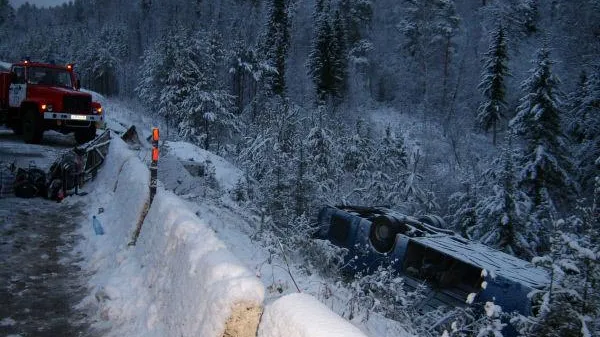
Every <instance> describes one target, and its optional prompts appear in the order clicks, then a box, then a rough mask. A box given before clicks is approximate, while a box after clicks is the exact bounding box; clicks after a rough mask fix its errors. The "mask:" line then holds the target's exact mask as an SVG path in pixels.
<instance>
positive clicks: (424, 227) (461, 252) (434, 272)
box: [317, 206, 549, 315]
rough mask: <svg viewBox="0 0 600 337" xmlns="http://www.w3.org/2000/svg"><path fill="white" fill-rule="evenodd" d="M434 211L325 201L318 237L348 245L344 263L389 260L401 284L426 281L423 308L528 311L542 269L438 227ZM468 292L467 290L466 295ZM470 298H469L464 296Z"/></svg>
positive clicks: (359, 267)
mask: <svg viewBox="0 0 600 337" xmlns="http://www.w3.org/2000/svg"><path fill="white" fill-rule="evenodd" d="M441 225H443V220H442V219H441V218H439V217H436V216H424V217H412V216H408V215H404V214H402V213H399V212H394V211H391V210H389V209H387V208H379V207H357V206H326V207H324V208H323V209H322V210H321V211H320V212H319V215H318V226H319V231H318V234H317V235H318V236H319V237H320V238H322V239H327V240H329V241H331V242H332V243H333V244H335V245H337V246H340V247H344V248H346V249H348V250H349V254H348V261H346V262H347V263H346V264H345V266H346V267H345V268H346V269H349V270H350V271H353V272H355V271H366V272H369V271H373V270H376V269H377V268H378V267H379V266H382V265H392V266H393V267H394V269H395V270H397V271H398V272H399V274H401V275H402V276H403V277H404V280H405V284H406V285H407V286H409V287H413V288H415V287H417V286H418V285H419V284H423V283H425V285H427V286H428V287H427V289H428V293H427V297H426V299H425V300H424V301H423V303H422V305H421V306H422V309H423V310H429V309H433V308H436V307H439V306H442V305H446V306H453V307H460V306H465V305H467V298H468V297H469V294H476V297H475V298H474V300H473V302H475V303H485V302H487V301H492V300H493V301H494V303H495V304H497V305H500V306H501V307H502V310H503V311H504V312H514V311H516V312H519V313H521V314H523V315H529V314H530V313H531V302H530V300H529V299H528V297H527V294H528V293H529V292H531V291H532V290H534V289H541V288H544V287H545V286H547V285H548V284H549V276H548V273H547V272H546V271H545V270H544V269H541V268H537V267H535V266H534V265H533V264H531V263H529V262H527V261H524V260H521V259H519V258H516V257H514V256H512V255H509V254H506V253H503V252H501V251H498V250H495V249H492V248H490V247H488V246H485V245H483V244H480V243H477V242H473V241H470V240H467V239H465V238H463V237H461V236H458V235H456V234H455V233H454V232H452V231H450V230H446V229H442V228H439V227H440V226H441ZM471 296H472V295H471ZM469 302H470V301H469Z"/></svg>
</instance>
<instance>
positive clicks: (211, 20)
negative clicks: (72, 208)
mask: <svg viewBox="0 0 600 337" xmlns="http://www.w3.org/2000/svg"><path fill="white" fill-rule="evenodd" d="M23 57H30V58H31V59H32V60H40V61H54V62H57V63H67V62H75V64H76V68H77V71H78V74H79V76H80V78H81V83H82V85H83V87H85V88H88V89H90V90H94V91H97V92H99V93H101V94H103V95H106V96H111V97H115V98H118V99H121V100H124V101H127V102H128V103H129V104H131V105H133V106H135V108H136V109H137V111H139V113H140V114H147V115H149V116H151V117H152V118H154V119H155V120H156V121H157V123H159V124H161V125H164V126H165V127H166V130H167V131H166V135H167V137H168V138H169V139H181V140H186V141H189V142H192V143H194V144H197V145H199V146H201V147H203V148H205V149H207V150H210V151H212V152H215V153H218V154H220V155H222V156H224V157H226V158H229V159H230V160H232V161H234V162H235V163H237V164H238V166H239V167H240V168H242V169H243V170H244V172H245V179H244V180H243V181H240V182H239V183H238V186H237V187H236V189H235V196H234V197H235V199H236V200H237V201H238V202H239V203H241V204H244V205H246V206H247V207H248V208H251V209H253V210H255V212H256V213H257V214H261V215H262V216H263V217H264V218H266V219H268V221H269V222H270V223H271V226H273V227H274V228H278V231H277V233H280V234H278V235H281V236H282V237H285V238H286V239H287V243H286V244H288V245H290V246H294V245H296V246H297V247H306V246H307V245H306V241H307V240H308V238H309V237H310V231H311V227H310V226H309V225H307V223H310V221H311V220H310V219H311V217H313V216H314V214H315V212H316V211H317V210H318V209H319V207H321V206H322V205H324V204H355V205H387V206H389V207H391V208H395V207H400V206H401V207H402V208H403V209H408V210H410V212H411V213H412V214H438V215H441V216H443V217H444V219H445V220H446V223H447V225H448V228H450V229H453V230H454V231H456V232H457V233H460V234H461V235H463V236H465V237H467V238H470V239H472V240H477V241H480V242H482V243H484V244H486V245H489V246H492V247H494V248H497V249H500V250H502V251H505V252H507V253H509V254H512V255H515V256H517V257H520V258H522V259H525V260H529V261H533V262H534V263H536V264H539V265H542V266H545V267H548V268H549V270H551V271H552V283H551V285H550V286H549V287H548V288H547V289H542V290H540V291H539V292H538V293H535V294H532V301H534V305H535V310H534V312H533V314H532V316H530V317H517V318H513V319H514V320H515V324H516V325H518V326H519V327H520V328H519V330H520V334H521V335H522V336H598V335H600V318H599V317H600V292H599V291H598V289H600V264H599V263H598V260H599V259H600V249H599V247H600V246H599V244H600V0H578V1H573V0H546V1H542V0H482V1H475V0H377V1H374V0H311V1H302V0H221V1H215V0H127V1H125V0H75V1H71V2H69V3H67V4H64V5H62V6H57V7H51V8H38V7H36V6H34V5H30V4H25V5H23V6H21V7H19V8H13V7H11V6H10V5H9V3H8V1H7V0H0V60H2V61H6V62H15V61H18V60H20V59H22V58H23ZM108 113H110V112H108ZM308 246H311V245H308ZM311 247H314V243H313V244H312V246H311ZM307 255H310V254H307ZM386 275H387V274H386V273H384V272H381V273H380V274H379V277H381V279H380V282H379V283H378V285H379V286H381V287H385V286H387V287H388V288H387V290H388V292H387V293H388V295H385V294H386V291H380V292H379V293H378V292H373V293H372V296H379V306H378V307H377V308H375V307H373V310H376V311H378V312H379V313H381V314H383V315H385V316H386V317H389V318H391V319H394V320H396V321H400V322H403V321H404V322H411V326H413V329H414V332H415V333H418V334H420V335H422V336H428V335H440V334H439V333H437V332H435V331H434V330H431V329H429V330H428V329H427V328H426V327H427V326H431V325H432V324H433V323H434V322H437V320H438V319H439V317H441V316H438V317H437V318H436V317H434V316H432V317H420V318H418V319H417V318H415V317H416V316H415V315H417V314H416V313H413V316H411V314H410V313H407V314H405V315H400V314H398V310H404V309H406V311H407V312H410V310H409V309H407V308H408V307H409V304H407V303H410V300H407V298H408V299H409V298H410V296H407V297H406V298H405V299H404V300H403V301H402V303H400V302H398V301H397V299H396V300H394V298H391V297H390V296H389V290H390V289H392V288H393V287H394V284H395V283H394V279H391V278H389V276H386ZM369 277H373V276H369ZM386 277H387V278H386ZM370 280H371V279H367V278H363V279H360V280H358V281H356V282H358V283H356V284H359V285H360V284H362V283H361V282H363V283H364V284H367V283H369V284H373V283H371V282H370ZM398 291H400V290H398ZM363 297H364V296H363ZM363 297H361V296H358V295H357V297H356V301H362V300H365V299H364V298H363ZM440 315H441V314H440ZM461 317H463V324H464V325H465V326H469V324H470V325H471V326H479V327H481V326H484V327H485V326H487V327H489V329H488V330H487V331H489V333H490V334H492V333H493V331H495V330H494V329H497V324H495V323H494V322H492V321H491V318H485V317H484V318H482V319H476V318H473V317H471V316H468V315H467V314H464V315H463V316H461ZM467 317H471V321H473V322H471V321H470V320H469V319H468V318H467ZM419 320H420V321H419ZM419 324H420V325H419ZM415 326H416V327H415ZM447 330H448V331H450V330H451V329H450V328H447ZM457 331H458V332H456V331H454V332H452V334H450V335H454V336H462V335H461V334H460V333H461V331H464V330H460V329H458V330H457ZM478 331H479V330H478ZM463 335H466V334H463Z"/></svg>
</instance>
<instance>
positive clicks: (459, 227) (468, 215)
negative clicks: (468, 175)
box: [448, 179, 479, 239]
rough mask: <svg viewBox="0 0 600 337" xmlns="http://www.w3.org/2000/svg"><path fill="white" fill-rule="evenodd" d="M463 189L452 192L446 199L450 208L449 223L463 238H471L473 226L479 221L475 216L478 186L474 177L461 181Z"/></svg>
mask: <svg viewBox="0 0 600 337" xmlns="http://www.w3.org/2000/svg"><path fill="white" fill-rule="evenodd" d="M463 187H464V189H463V190H462V191H458V192H454V193H452V195H450V198H449V200H448V202H449V208H450V219H451V220H450V225H451V226H452V228H453V229H454V230H455V231H457V232H458V233H460V234H461V235H462V236H464V237H465V238H469V239H473V238H472V237H471V234H470V233H472V232H473V228H474V227H476V226H477V224H478V223H479V221H478V218H477V208H476V205H477V198H478V193H477V191H478V187H477V186H476V185H475V182H474V179H469V180H467V181H464V182H463Z"/></svg>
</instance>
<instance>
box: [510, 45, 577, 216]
mask: <svg viewBox="0 0 600 337" xmlns="http://www.w3.org/2000/svg"><path fill="white" fill-rule="evenodd" d="M552 64H553V62H552V60H551V59H550V51H549V50H548V49H547V48H545V47H544V48H541V49H540V50H539V51H538V55H537V59H536V60H535V62H534V68H533V69H532V70H531V76H530V77H529V78H527V79H526V80H525V81H524V82H523V83H522V85H521V86H522V90H523V91H524V93H525V94H524V96H523V97H522V98H521V102H520V103H521V104H520V105H519V107H518V108H517V114H516V116H515V117H514V118H513V119H512V120H511V121H510V126H511V127H512V128H513V130H515V131H516V132H517V133H518V134H519V135H521V136H522V137H523V138H524V140H525V142H526V149H525V155H524V158H523V162H522V165H521V167H522V169H521V172H520V174H519V178H518V182H519V185H520V186H523V187H524V188H526V189H527V192H528V194H529V195H530V197H531V198H532V199H533V202H534V205H535V206H539V205H540V204H541V203H542V200H543V195H542V190H543V189H547V190H548V192H549V193H550V197H551V198H552V199H553V200H554V201H555V202H559V201H561V202H563V203H564V202H566V201H568V200H569V198H571V197H573V195H574V193H575V191H576V183H575V181H574V180H573V179H572V177H571V173H570V171H571V170H572V164H571V162H570V159H569V158H568V153H567V150H566V144H565V138H564V137H563V133H562V129H561V115H562V105H561V93H560V91H559V89H558V85H559V83H560V82H559V79H558V77H556V76H555V75H554V74H553V73H552V69H551V66H552Z"/></svg>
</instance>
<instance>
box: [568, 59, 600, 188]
mask: <svg viewBox="0 0 600 337" xmlns="http://www.w3.org/2000/svg"><path fill="white" fill-rule="evenodd" d="M582 91H583V92H582V96H581V101H580V102H579V104H578V105H577V106H575V107H574V111H572V115H571V117H572V118H573V119H574V120H575V123H576V124H577V125H578V126H579V127H578V132H579V136H580V138H579V144H578V145H577V147H578V148H577V149H576V153H577V156H576V157H577V167H578V168H579V169H580V170H581V171H580V173H581V176H580V180H579V183H580V184H581V186H582V188H583V190H584V192H586V193H585V195H590V194H591V193H592V186H594V177H595V175H596V173H597V172H598V171H597V166H596V165H595V163H594V162H595V159H596V158H598V156H600V118H599V117H598V116H600V66H599V67H597V68H596V69H595V70H594V72H592V73H590V75H589V76H588V77H587V79H586V81H585V83H584V86H583V90H582Z"/></svg>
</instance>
